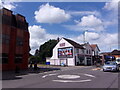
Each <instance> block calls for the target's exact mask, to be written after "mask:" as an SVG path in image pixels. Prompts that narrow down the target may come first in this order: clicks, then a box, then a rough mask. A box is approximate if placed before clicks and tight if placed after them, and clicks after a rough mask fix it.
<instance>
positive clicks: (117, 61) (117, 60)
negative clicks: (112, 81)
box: [116, 58, 120, 66]
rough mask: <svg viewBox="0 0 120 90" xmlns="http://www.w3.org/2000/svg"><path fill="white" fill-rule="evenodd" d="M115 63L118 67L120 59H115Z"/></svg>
mask: <svg viewBox="0 0 120 90" xmlns="http://www.w3.org/2000/svg"><path fill="white" fill-rule="evenodd" d="M116 63H117V65H119V66H120V58H117V59H116Z"/></svg>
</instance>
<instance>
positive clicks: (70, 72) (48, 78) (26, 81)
mask: <svg viewBox="0 0 120 90" xmlns="http://www.w3.org/2000/svg"><path fill="white" fill-rule="evenodd" d="M118 78H119V79H120V77H119V72H103V71H102V70H98V69H95V67H93V66H83V67H80V66H78V67H67V68H65V69H64V68H63V69H62V70H59V71H50V72H45V73H33V74H28V75H21V76H17V78H16V79H14V80H3V82H2V86H3V88H118V81H119V80H118Z"/></svg>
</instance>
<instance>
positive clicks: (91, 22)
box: [64, 15, 105, 32]
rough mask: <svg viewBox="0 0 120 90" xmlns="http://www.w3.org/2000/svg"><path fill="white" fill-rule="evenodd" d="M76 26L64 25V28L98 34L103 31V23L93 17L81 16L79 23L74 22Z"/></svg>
mask: <svg viewBox="0 0 120 90" xmlns="http://www.w3.org/2000/svg"><path fill="white" fill-rule="evenodd" d="M75 23H76V25H64V27H66V28H69V29H70V30H75V31H84V30H89V31H95V32H100V31H103V30H105V29H104V25H103V21H102V20H101V19H99V18H97V17H95V16H94V15H88V16H83V17H82V18H81V20H80V21H77V20H75Z"/></svg>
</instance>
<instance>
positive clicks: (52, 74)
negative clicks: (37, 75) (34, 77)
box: [42, 73, 58, 78]
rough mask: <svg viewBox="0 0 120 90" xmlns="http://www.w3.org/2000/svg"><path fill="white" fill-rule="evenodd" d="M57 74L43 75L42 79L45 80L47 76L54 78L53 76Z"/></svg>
mask: <svg viewBox="0 0 120 90" xmlns="http://www.w3.org/2000/svg"><path fill="white" fill-rule="evenodd" d="M57 74H58V73H54V74H47V75H44V76H42V78H46V77H47V76H54V75H57Z"/></svg>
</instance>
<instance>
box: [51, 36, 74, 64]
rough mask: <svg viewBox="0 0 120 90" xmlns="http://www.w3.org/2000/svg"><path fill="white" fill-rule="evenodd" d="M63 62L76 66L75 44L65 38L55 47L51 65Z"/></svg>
mask: <svg viewBox="0 0 120 90" xmlns="http://www.w3.org/2000/svg"><path fill="white" fill-rule="evenodd" d="M70 50H71V51H70ZM62 63H64V64H65V65H68V66H75V62H74V46H73V45H71V44H70V43H69V42H67V41H66V40H64V39H63V38H62V39H61V40H60V41H59V42H58V44H57V45H56V46H55V47H54V49H53V56H52V57H51V60H50V65H61V64H62Z"/></svg>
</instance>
